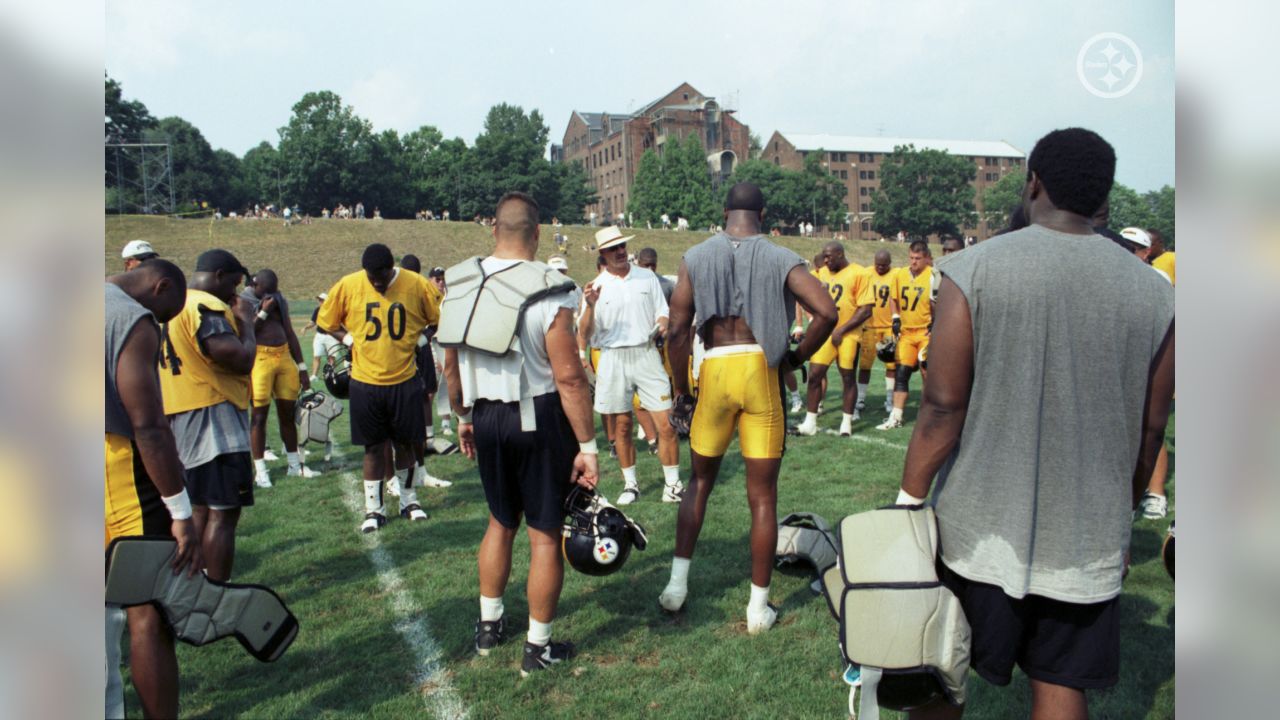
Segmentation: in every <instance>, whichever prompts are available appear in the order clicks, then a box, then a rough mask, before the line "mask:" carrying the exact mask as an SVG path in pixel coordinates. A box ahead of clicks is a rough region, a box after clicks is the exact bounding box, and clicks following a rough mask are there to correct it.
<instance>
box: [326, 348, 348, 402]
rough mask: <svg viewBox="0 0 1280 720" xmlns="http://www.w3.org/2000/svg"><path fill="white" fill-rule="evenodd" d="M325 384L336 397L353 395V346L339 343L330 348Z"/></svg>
mask: <svg viewBox="0 0 1280 720" xmlns="http://www.w3.org/2000/svg"><path fill="white" fill-rule="evenodd" d="M323 372H324V384H325V387H327V388H329V393H330V394H331V395H333V396H334V397H339V398H346V397H349V396H350V395H351V348H349V347H347V346H346V345H343V344H342V343H338V344H336V345H334V346H333V347H330V348H329V353H328V357H327V358H325V363H324V371H323Z"/></svg>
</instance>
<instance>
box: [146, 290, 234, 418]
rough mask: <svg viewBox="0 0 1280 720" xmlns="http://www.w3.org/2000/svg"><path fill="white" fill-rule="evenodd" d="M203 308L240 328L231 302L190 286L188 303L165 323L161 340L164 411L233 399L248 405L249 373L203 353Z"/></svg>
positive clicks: (169, 413) (197, 406)
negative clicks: (200, 338) (200, 336)
mask: <svg viewBox="0 0 1280 720" xmlns="http://www.w3.org/2000/svg"><path fill="white" fill-rule="evenodd" d="M203 312H209V313H216V314H219V315H221V316H222V317H224V318H226V320H227V322H228V323H229V324H230V325H231V329H232V330H233V331H234V332H237V333H239V332H240V331H239V323H237V322H236V318H235V316H234V315H233V314H232V313H231V308H230V306H228V305H227V304H226V303H224V302H222V301H221V300H219V299H218V298H216V297H214V296H213V295H210V294H209V293H207V292H205V291H203V290H192V289H188V290H187V302H186V305H185V306H183V308H182V312H180V313H178V315H177V316H176V317H174V318H173V319H172V320H170V321H169V322H168V323H166V324H165V328H164V340H163V342H161V344H160V355H161V359H160V395H161V397H162V398H163V400H164V414H165V415H177V414H178V413H183V412H188V411H190V410H199V409H200V408H205V407H212V406H213V405H217V404H218V403H221V402H230V403H232V404H233V405H235V406H236V407H238V408H240V409H241V410H246V409H248V407H249V375H248V374H247V373H246V374H243V375H241V374H238V373H233V372H231V371H230V370H225V369H223V368H222V367H221V366H219V365H218V364H217V363H215V362H214V361H213V360H212V359H210V357H209V356H208V355H205V354H204V350H203V349H201V347H200V343H199V341H198V340H196V332H197V331H199V330H200V318H201V313H203Z"/></svg>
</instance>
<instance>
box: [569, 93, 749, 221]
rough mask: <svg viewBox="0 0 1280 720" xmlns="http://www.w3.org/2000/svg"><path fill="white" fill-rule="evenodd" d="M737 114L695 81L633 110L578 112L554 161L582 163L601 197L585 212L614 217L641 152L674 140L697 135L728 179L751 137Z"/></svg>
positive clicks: (715, 170)
mask: <svg viewBox="0 0 1280 720" xmlns="http://www.w3.org/2000/svg"><path fill="white" fill-rule="evenodd" d="M733 113H734V111H733V110H732V109H727V108H723V107H721V105H720V103H718V102H717V101H716V99H715V98H714V97H710V96H707V95H703V94H702V93H701V92H699V91H698V90H697V89H695V88H694V87H693V86H692V85H690V84H689V83H681V84H680V86H679V87H677V88H676V89H675V90H672V91H671V92H669V93H667V94H666V95H663V96H662V97H660V98H658V99H657V100H654V101H653V102H650V103H648V104H646V105H643V106H641V107H640V108H639V109H637V110H635V111H633V112H630V113H610V112H583V111H578V110H575V111H574V112H573V114H572V115H570V116H569V125H568V127H567V128H565V131H564V140H563V143H562V144H560V145H552V146H551V160H552V162H574V161H581V162H582V164H583V167H584V168H585V169H586V171H587V177H588V178H590V180H591V185H592V187H593V188H594V189H595V191H596V194H597V195H598V196H599V198H600V199H599V201H598V202H596V203H595V204H593V205H588V206H587V207H586V208H585V210H584V212H585V213H592V212H594V213H595V215H596V218H597V219H598V220H609V221H611V220H613V219H614V218H615V217H617V215H618V213H621V212H626V209H627V200H628V199H629V198H630V197H631V185H632V182H633V181H634V180H635V177H636V171H637V170H638V169H639V168H640V156H641V155H643V154H644V151H645V150H648V149H650V148H652V149H654V150H656V151H657V152H658V153H659V154H661V153H662V148H663V145H665V144H666V143H667V141H668V140H669V139H670V138H673V137H674V138H679V139H680V140H681V141H683V140H684V139H685V138H687V137H688V136H690V135H697V136H698V139H699V140H701V141H702V146H703V147H704V148H706V151H707V170H708V172H710V173H711V175H712V178H713V180H715V181H717V182H718V181H720V180H723V179H724V178H726V177H728V176H729V174H730V173H732V172H733V169H734V167H735V166H736V165H737V163H738V162H739V160H746V159H747V154H748V150H749V145H750V138H751V131H750V129H749V128H748V127H747V126H746V125H744V124H743V123H742V122H740V121H739V120H738V119H737V118H736V117H734V115H733ZM672 220H673V221H674V218H673V219H672Z"/></svg>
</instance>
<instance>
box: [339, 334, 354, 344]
mask: <svg viewBox="0 0 1280 720" xmlns="http://www.w3.org/2000/svg"><path fill="white" fill-rule="evenodd" d="M342 344H343V345H346V346H347V347H351V346H352V345H355V344H356V337H355V336H354V335H352V334H351V333H347V334H346V335H343V336H342Z"/></svg>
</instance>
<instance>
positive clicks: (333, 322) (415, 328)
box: [316, 268, 441, 385]
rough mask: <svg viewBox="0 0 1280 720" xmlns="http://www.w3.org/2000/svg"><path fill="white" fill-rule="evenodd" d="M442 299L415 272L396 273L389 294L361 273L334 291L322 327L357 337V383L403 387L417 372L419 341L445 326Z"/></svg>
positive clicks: (320, 319)
mask: <svg viewBox="0 0 1280 720" xmlns="http://www.w3.org/2000/svg"><path fill="white" fill-rule="evenodd" d="M440 299H441V295H440V290H439V289H438V288H436V286H435V285H434V284H433V283H431V282H430V281H428V280H427V279H426V278H424V277H423V276H421V275H419V274H418V273H416V272H413V271H411V270H405V269H404V268H396V275H395V278H394V279H392V281H391V284H390V285H388V286H387V292H386V294H383V293H380V292H378V291H377V290H375V289H374V288H373V284H372V283H370V282H369V277H368V275H366V274H365V271H364V270H359V271H356V272H353V273H351V274H350V275H347V276H346V277H344V278H342V279H341V280H339V281H338V282H337V283H336V284H334V286H333V288H331V289H330V290H329V297H328V298H327V299H326V300H325V301H324V304H323V305H321V306H320V312H319V314H317V315H316V324H317V325H319V326H320V327H321V328H324V329H326V330H335V329H337V328H338V327H342V328H344V329H345V330H346V331H347V333H348V334H350V335H351V336H352V338H353V340H354V344H353V345H352V346H351V379H352V380H357V381H359V382H362V383H368V384H370V385H399V384H400V383H402V382H405V381H406V380H409V379H411V378H412V377H413V376H414V374H415V373H416V372H417V359H416V356H417V354H416V350H417V347H418V337H419V336H420V334H421V333H422V330H423V328H426V327H429V326H431V325H436V324H437V323H439V322H440Z"/></svg>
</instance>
